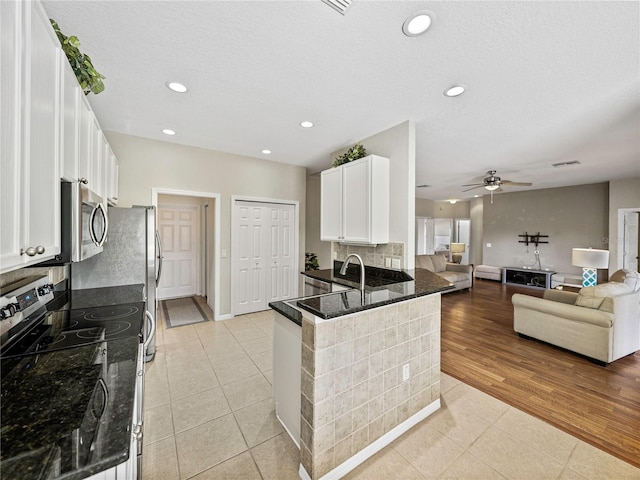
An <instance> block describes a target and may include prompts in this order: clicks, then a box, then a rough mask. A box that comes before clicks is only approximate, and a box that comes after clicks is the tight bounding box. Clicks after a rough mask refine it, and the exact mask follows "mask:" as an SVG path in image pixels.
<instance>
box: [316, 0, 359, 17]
mask: <svg viewBox="0 0 640 480" xmlns="http://www.w3.org/2000/svg"><path fill="white" fill-rule="evenodd" d="M322 1H323V2H324V3H326V4H327V5H329V6H330V7H331V8H333V9H334V10H336V11H338V12H340V13H341V14H342V15H344V14H345V13H347V9H348V8H349V7H350V6H351V3H352V2H353V0H322Z"/></svg>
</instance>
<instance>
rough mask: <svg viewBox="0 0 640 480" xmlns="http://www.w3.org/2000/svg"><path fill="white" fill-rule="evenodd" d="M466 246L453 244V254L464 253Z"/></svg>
mask: <svg viewBox="0 0 640 480" xmlns="http://www.w3.org/2000/svg"><path fill="white" fill-rule="evenodd" d="M464 250H465V245H464V243H452V244H451V253H464Z"/></svg>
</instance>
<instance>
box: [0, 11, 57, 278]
mask: <svg viewBox="0 0 640 480" xmlns="http://www.w3.org/2000/svg"><path fill="white" fill-rule="evenodd" d="M0 8H2V11H1V12H0V13H1V15H0V18H1V19H2V20H1V22H2V23H1V27H2V58H1V65H0V66H1V70H2V79H1V81H2V88H1V90H2V99H1V101H2V119H1V121H2V139H1V141H2V159H1V167H2V204H1V206H0V210H1V212H0V220H1V221H2V225H3V228H2V243H1V247H0V272H8V271H11V270H14V269H16V268H19V267H21V266H25V265H29V264H33V263H38V262H41V261H44V260H48V259H51V258H53V257H54V256H55V255H57V254H59V253H60V182H59V181H55V180H57V179H58V178H59V177H60V175H59V172H60V170H59V161H60V141H59V140H60V139H59V115H60V55H61V50H60V48H59V43H58V40H57V38H56V36H55V33H54V32H53V28H52V27H51V25H50V23H49V19H48V17H47V15H46V14H45V12H44V11H43V9H42V7H41V5H40V4H39V3H36V2H0Z"/></svg>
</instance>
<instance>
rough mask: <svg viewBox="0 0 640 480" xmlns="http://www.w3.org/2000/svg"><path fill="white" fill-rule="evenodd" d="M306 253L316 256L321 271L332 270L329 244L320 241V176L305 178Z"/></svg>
mask: <svg viewBox="0 0 640 480" xmlns="http://www.w3.org/2000/svg"><path fill="white" fill-rule="evenodd" d="M306 251H307V252H313V253H315V254H316V255H317V256H318V265H319V266H320V268H321V269H325V268H333V261H332V259H331V242H321V241H320V175H313V176H311V175H309V176H307V244H306Z"/></svg>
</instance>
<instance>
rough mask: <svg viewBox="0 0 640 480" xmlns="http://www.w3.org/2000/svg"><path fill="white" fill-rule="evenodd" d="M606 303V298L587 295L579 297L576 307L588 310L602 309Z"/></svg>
mask: <svg viewBox="0 0 640 480" xmlns="http://www.w3.org/2000/svg"><path fill="white" fill-rule="evenodd" d="M602 302H604V297H590V296H587V295H580V294H579V295H578V298H577V299H576V305H577V306H578V307H587V308H600V305H602Z"/></svg>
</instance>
